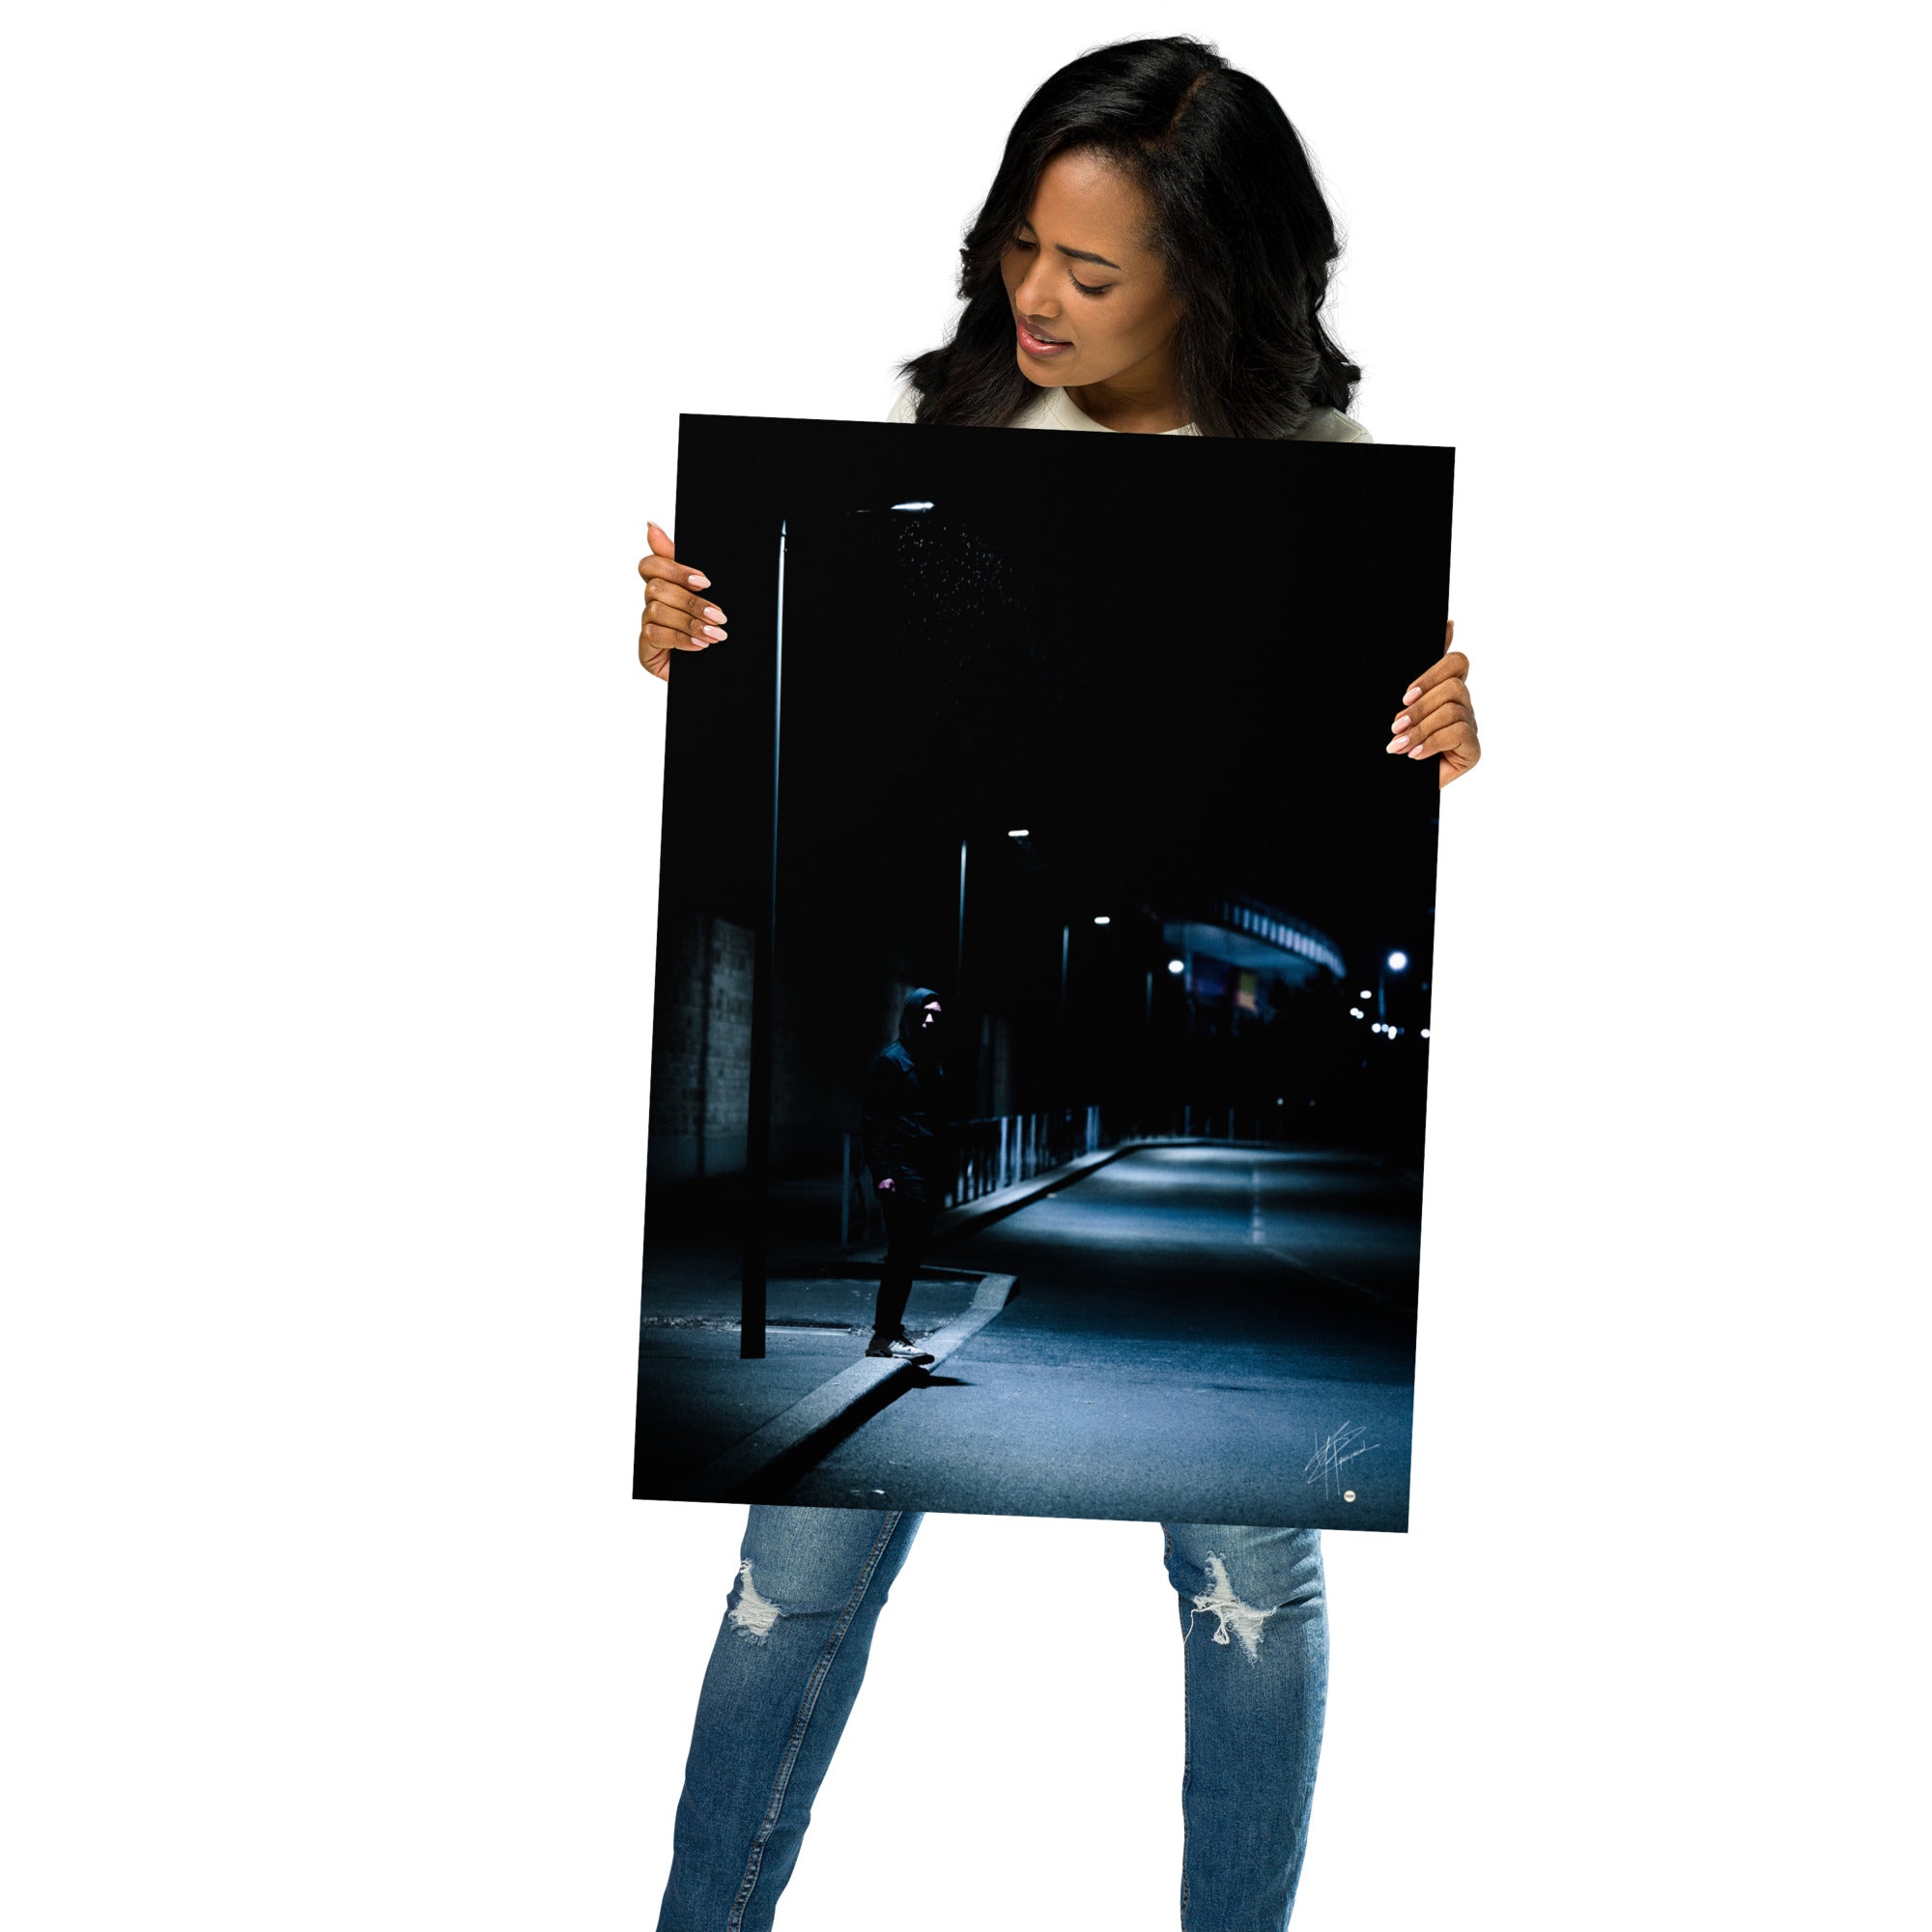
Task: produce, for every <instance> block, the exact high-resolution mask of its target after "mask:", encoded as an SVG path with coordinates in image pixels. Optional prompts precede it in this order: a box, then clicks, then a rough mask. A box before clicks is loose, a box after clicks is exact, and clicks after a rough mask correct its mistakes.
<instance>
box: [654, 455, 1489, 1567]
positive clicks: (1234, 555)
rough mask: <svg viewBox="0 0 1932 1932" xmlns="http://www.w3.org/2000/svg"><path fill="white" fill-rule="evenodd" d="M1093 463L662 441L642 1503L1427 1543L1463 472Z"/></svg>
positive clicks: (1362, 463) (1283, 464) (1115, 458)
mask: <svg viewBox="0 0 1932 1932" xmlns="http://www.w3.org/2000/svg"><path fill="white" fill-rule="evenodd" d="M1098 442H1099V439H1097V438H1095V439H1082V438H1065V437H1059V438H1055V439H1053V440H1052V442H1051V443H1048V444H1044V445H1041V444H1036V443H1033V442H1031V441H1030V440H1028V439H1026V438H1025V437H1023V436H1021V435H1018V434H1016V433H1007V432H999V431H979V430H942V431H919V430H908V429H906V428H905V427H903V426H898V425H886V424H848V423H812V422H791V421H775V420H767V419H758V418H729V417H686V418H685V419H684V425H683V436H682V440H681V445H680V467H679V500H678V514H679V525H680V532H681V535H682V536H683V537H685V538H686V539H687V540H688V541H689V543H690V547H691V551H692V554H702V555H704V556H705V558H706V560H707V567H708V568H711V567H715V569H716V572H717V576H718V580H719V581H720V582H728V583H730V584H731V585H732V602H733V609H734V613H735V615H736V618H737V621H736V622H734V625H733V629H732V637H731V641H730V642H729V644H728V645H725V646H721V647H720V648H718V649H716V650H713V651H710V652H707V653H704V654H703V655H702V656H696V655H694V656H692V657H690V658H689V659H687V660H685V661H683V662H680V664H679V666H678V678H677V681H676V684H675V686H674V688H673V691H672V694H671V697H670V702H669V710H668V730H667V746H666V786H667V794H666V810H665V828H666V829H665V838H664V848H663V862H662V873H661V886H660V901H659V928H658V948H657V957H656V961H655V994H654V1015H655V1029H654V1036H653V1055H652V1079H651V1092H650V1097H649V1105H650V1139H649V1168H648V1173H647V1175H646V1177H645V1210H644V1253H643V1270H642V1303H641V1322H640V1330H639V1334H640V1343H639V1409H638V1440H637V1461H636V1468H635V1482H634V1488H635V1492H636V1493H637V1494H639V1495H643V1496H663V1497H678V1498H688V1499H705V1500H754V1501H766V1502H787V1503H807V1504H820V1505H827V1506H835V1507H838V1506H843V1507H863V1508H871V1509H877V1508H904V1509H926V1510H932V1509H937V1510H953V1511H976V1512H992V1513H1021V1514H1030V1515H1048V1516H1055V1515H1059V1516H1079V1517H1116V1518H1133V1519H1145V1520H1192V1521H1238V1522H1255V1523H1263V1522H1278V1523H1286V1524H1294V1525H1311V1526H1323V1527H1326V1526H1334V1527H1350V1528H1360V1529H1379V1530H1396V1531H1399V1530H1402V1529H1404V1528H1406V1524H1407V1517H1408V1486H1409V1458H1410V1417H1411V1411H1412V1406H1413V1393H1414V1379H1415V1369H1416V1362H1415V1337H1416V1315H1417V1300H1418V1279H1417V1261H1418V1252H1419V1235H1420V1227H1421V1215H1422V1200H1423V1166H1424V1158H1423V1157H1424V1127H1425V1107H1426V1095H1427V1081H1428V1065H1429V1037H1430V980H1431V972H1432V961H1433V952H1434V920H1435V853H1436V797H1437V781H1436V775H1435V766H1434V763H1433V761H1423V762H1412V761H1410V760H1409V759H1407V758H1406V757H1404V756H1401V755H1399V754H1397V755H1390V754H1388V753H1385V751H1384V746H1385V745H1386V743H1387V741H1388V739H1389V736H1390V721H1391V719H1392V718H1393V717H1394V716H1395V714H1396V712H1397V711H1398V710H1399V709H1400V708H1401V704H1402V700H1403V694H1404V691H1405V688H1406V684H1407V682H1408V681H1409V680H1410V679H1411V678H1412V677H1413V676H1414V674H1415V673H1416V672H1417V671H1419V670H1420V669H1422V668H1424V667H1425V666H1427V665H1428V664H1430V663H1432V662H1433V661H1434V660H1435V658H1436V657H1437V656H1439V655H1440V651H1441V643H1442V629H1443V620H1444V612H1445V609H1446V601H1447V587H1448V583H1447V579H1448V546H1449V521H1450V487H1451V474H1452V461H1453V459H1452V454H1451V452H1449V451H1446V450H1439V449H1419V448H1403V447H1400V446H1379V445H1378V446H1370V447H1367V448H1358V447H1353V446H1347V445H1321V444H1294V443H1257V442H1243V441H1236V440H1203V439H1190V438H1178V437H1177V438H1134V439H1111V440H1109V441H1108V443H1107V445H1106V446H1105V447H1104V449H1101V448H1095V447H1094V446H1093V445H1094V444H1096V443H1098ZM1069 443H1070V444H1072V445H1073V446H1072V447H1071V448H1068V447H1067V445H1068V444H1069ZM1036 452H1037V454H1036ZM1103 457H1104V458H1105V459H1107V460H1104V461H1103V460H1101V459H1102V458H1103ZM1289 532H1293V537H1292V538H1291V537H1290V536H1289V534H1288V533H1289ZM713 559H716V563H715V566H714V564H713ZM727 571H728V575H727Z"/></svg>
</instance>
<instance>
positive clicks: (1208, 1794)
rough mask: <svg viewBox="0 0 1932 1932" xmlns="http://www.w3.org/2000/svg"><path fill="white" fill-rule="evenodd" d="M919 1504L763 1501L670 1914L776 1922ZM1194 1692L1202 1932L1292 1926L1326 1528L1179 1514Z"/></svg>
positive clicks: (726, 1633) (1173, 1555) (716, 1650)
mask: <svg viewBox="0 0 1932 1932" xmlns="http://www.w3.org/2000/svg"><path fill="white" fill-rule="evenodd" d="M920 1520H921V1519H920V1517H919V1516H918V1515H917V1514H915V1513H912V1512H910V1511H898V1510H891V1511H885V1512H880V1511H873V1510H844V1509H802V1508H789V1507H786V1508H781V1507H778V1506H776V1505H768V1504H758V1505H755V1506H754V1507H753V1510H752V1513H751V1520H750V1522H749V1523H748V1524H747V1526H746V1530H745V1541H744V1545H743V1547H742V1548H741V1550H740V1553H739V1564H738V1574H737V1577H736V1578H735V1580H734V1581H733V1583H732V1586H731V1589H730V1592H729V1594H728V1596H727V1598H726V1605H725V1618H724V1621H723V1623H722V1624H721V1625H720V1626H719V1631H718V1640H717V1642H716V1644H715V1645H714V1646H713V1648H712V1652H711V1662H710V1666H709V1668H708V1669H707V1670H706V1671H705V1674H704V1688H703V1690H702V1691H701V1692H700V1694H699V1696H698V1702H697V1721H696V1725H695V1727H694V1729H693V1732H692V1739H691V1755H690V1758H689V1759H688V1761H687V1763H686V1765H685V1775H684V1793H683V1796H682V1797H681V1798H680V1799H679V1801H678V1807H677V1823H676V1829H675V1832H674V1834H673V1841H672V1842H673V1849H672V1857H671V1872H670V1882H669V1884H668V1886H667V1887H666V1888H665V1897H664V1907H663V1910H662V1912H661V1913H660V1914H659V1918H658V1932H766V1928H768V1927H769V1926H770V1925H771V1924H772V1919H773V1914H774V1913H775V1912H776V1911H777V1909H778V1902H779V1896H780V1894H781V1892H782V1891H783V1890H784V1887H785V1881H786V1880H787V1879H789V1878H790V1876H791V1872H792V1867H793V1865H794V1864H795V1863H796V1862H797V1860H798V1853H799V1847H800V1845H801V1843H802V1842H803V1840H804V1837H805V1828H806V1826H807V1824H808V1823H809V1822H810V1817H811V1802H812V1799H813V1797H814V1796H815V1795H816V1794H817V1791H818V1786H819V1781H820V1780H821V1779H822V1778H823V1777H824V1776H825V1773H826V1770H827V1768H828V1767H829V1766H830V1765H831V1762H832V1754H833V1752H834V1751H835V1750H836V1749H837V1748H838V1739H839V1735H840V1733H841V1732H842V1731H843V1730H844V1728H845V1719H847V1718H848V1717H849V1716H850V1715H851V1711H852V1706H853V1703H854V1701H855V1700H856V1699H857V1697H858V1695H859V1685H860V1681H861V1680H862V1679H863V1678H864V1676H865V1674H866V1657H867V1652H868V1651H869V1650H870V1648H871V1642H872V1631H873V1628H874V1626H875V1625H876V1624H877V1622H878V1617H879V1612H880V1610H881V1609H882V1608H883V1607H884V1606H885V1602H886V1598H887V1595H888V1594H889V1593H890V1591H891V1589H892V1585H893V1579H894V1577H896V1576H897V1575H898V1572H899V1567H900V1565H901V1564H903V1563H904V1561H905V1558H906V1551H907V1550H908V1549H909V1548H911V1545H912V1540H913V1537H914V1536H915V1535H916V1534H917V1533H918V1530H919V1525H920ZM1162 1527H1163V1528H1164V1530H1165V1531H1166V1537H1167V1546H1166V1554H1167V1574H1168V1579H1169V1581H1170V1582H1171V1583H1172V1584H1173V1585H1174V1588H1175V1590H1176V1592H1177V1593H1178V1595H1179V1611H1180V1627H1181V1639H1182V1641H1181V1652H1182V1662H1183V1666H1184V1673H1185V1685H1186V1698H1187V1705H1186V1710H1187V1729H1186V1738H1187V1745H1186V1760H1185V1764H1184V1766H1183V1768H1182V1772H1181V1779H1180V1804H1181V1813H1182V1819H1183V1822H1184V1825H1185V1829H1186V1839H1185V1845H1184V1848H1183V1851H1182V1854H1181V1869H1180V1923H1181V1926H1182V1927H1183V1928H1184V1932H1282V1927H1284V1926H1285V1925H1286V1924H1287V1923H1288V1917H1289V1913H1290V1911H1291V1910H1292V1909H1293V1904H1294V1888H1295V1884H1296V1882H1297V1880H1298V1879H1299V1878H1300V1875H1301V1858H1302V1851H1303V1847H1304V1846H1305V1844H1306V1842H1307V1835H1308V1814H1309V1807H1310V1805H1311V1804H1312V1803H1313V1801H1314V1796H1315V1767H1316V1762H1317V1760H1318V1758H1319V1757H1320V1755H1321V1719H1322V1713H1323V1708H1324V1706H1325V1703H1326V1698H1327V1687H1328V1618H1327V1605H1326V1599H1325V1597H1324V1595H1323V1591H1322V1581H1321V1536H1320V1533H1319V1532H1318V1531H1316V1530H1312V1529H1268V1528H1242V1527H1236V1526H1229V1525H1225V1524H1213V1523H1202V1522H1170V1523H1166V1524H1163V1525H1162Z"/></svg>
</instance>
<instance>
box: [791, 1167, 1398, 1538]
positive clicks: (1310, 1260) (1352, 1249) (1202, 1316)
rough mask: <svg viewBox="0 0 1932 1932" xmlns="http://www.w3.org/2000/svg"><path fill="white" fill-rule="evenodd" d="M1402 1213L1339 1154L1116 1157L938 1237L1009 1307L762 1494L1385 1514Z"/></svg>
mask: <svg viewBox="0 0 1932 1932" xmlns="http://www.w3.org/2000/svg"><path fill="white" fill-rule="evenodd" d="M1420 1224H1421V1196H1420V1194H1419V1192H1418V1191H1417V1190H1416V1189H1415V1187H1414V1186H1413V1185H1411V1184H1409V1183H1407V1182H1405V1181H1403V1180H1402V1179H1399V1178H1395V1177H1391V1176H1389V1175H1388V1174H1386V1173H1384V1172H1383V1171H1382V1170H1381V1169H1380V1168H1379V1167H1378V1166H1377V1165H1376V1164H1375V1163H1374V1162H1373V1161H1370V1160H1368V1159H1366V1158H1364V1157H1361V1156H1357V1155H1350V1154H1347V1153H1340V1152H1295V1151H1277V1150H1271V1149H1270V1150H1263V1149H1257V1150H1248V1149H1243V1148H1239V1147H1217V1146H1200V1145H1196V1146H1188V1147H1162V1148H1145V1149H1137V1150H1135V1151H1132V1152H1129V1153H1127V1154H1124V1155H1122V1157H1121V1158H1120V1159H1118V1160H1115V1161H1111V1162H1109V1163H1107V1164H1106V1165H1104V1166H1102V1167H1098V1168H1096V1169H1094V1171H1093V1172H1092V1173H1091V1174H1089V1175H1087V1176H1086V1177H1084V1178H1083V1179H1080V1180H1078V1181H1076V1182H1075V1183H1073V1184H1072V1185H1071V1186H1068V1187H1065V1188H1064V1189H1062V1190H1061V1191H1059V1192H1058V1193H1054V1194H1049V1195H1046V1196H1044V1197H1043V1198H1041V1199H1040V1200H1038V1201H1036V1202H1034V1203H1033V1204H1031V1205H1030V1206H1028V1207H1025V1208H1020V1209H1019V1210H1018V1211H1016V1212H1015V1213H1013V1214H1010V1215H1009V1216H1007V1217H1006V1218H1005V1219H1004V1220H1002V1221H999V1222H996V1223H994V1224H993V1225H992V1226H991V1227H989V1228H986V1229H983V1230H981V1231H980V1233H978V1234H976V1235H973V1236H969V1237H968V1238H966V1239H964V1240H961V1241H959V1242H957V1243H955V1244H952V1245H950V1246H947V1247H945V1248H943V1249H941V1250H938V1251H936V1252H935V1254H934V1256H933V1259H934V1260H935V1261H938V1262H941V1263H944V1264H946V1265H948V1266H953V1267H980V1268H987V1269H998V1270H1002V1271H1004V1272H1008V1273H1011V1274H1013V1275H1016V1276H1017V1277H1018V1280H1019V1287H1018V1292H1017V1294H1016V1297H1015V1299H1014V1300H1013V1302H1012V1303H1011V1305H1010V1306H1009V1307H1008V1309H1007V1310H1006V1311H1005V1313H1003V1314H1002V1315H1001V1316H1000V1317H999V1318H998V1319H997V1320H996V1321H993V1322H991V1323H990V1324H989V1325H988V1326H987V1327H986V1328H984V1329H983V1330H981V1331H980V1334H979V1335H978V1336H976V1337H975V1338H974V1339H973V1340H972V1341H971V1342H969V1343H968V1344H967V1345H966V1347H964V1348H963V1349H961V1350H959V1351H958V1352H957V1353H956V1354H954V1355H953V1356H952V1357H951V1358H950V1359H949V1360H948V1361H946V1362H945V1363H943V1364H942V1365H941V1366H940V1369H939V1372H938V1373H937V1374H936V1375H935V1376H933V1377H932V1378H929V1379H928V1380H927V1381H926V1382H925V1383H924V1384H923V1385H920V1386H916V1387H914V1388H912V1389H910V1390H909V1391H907V1393H905V1394H904V1395H901V1396H900V1397H899V1398H898V1399H897V1400H896V1401H895V1402H894V1403H893V1404H892V1406H890V1407H888V1408H886V1409H885V1410H883V1411H882V1412H881V1413H879V1414H878V1415H876V1416H874V1417H873V1418H872V1419H871V1420H869V1421H868V1422H867V1423H865V1424H864V1425H863V1426H862V1427H860V1428H859V1429H858V1430H857V1432H856V1433H855V1434H853V1435H850V1436H849V1437H847V1439H846V1440H845V1441H844V1442H842V1443H840V1444H839V1445H838V1447H836V1448H835V1449H833V1450H832V1451H831V1452H830V1453H829V1454H828V1455H827V1456H826V1457H824V1458H823V1460H822V1461H821V1462H820V1463H818V1464H817V1466H816V1467H815V1468H813V1469H811V1470H810V1472H809V1473H807V1474H805V1475H804V1476H802V1477H799V1478H797V1479H795V1480H794V1481H793V1482H792V1484H791V1485H790V1486H789V1487H788V1488H787V1489H786V1490H785V1491H784V1492H782V1493H776V1492H774V1493H772V1494H770V1495H769V1496H768V1497H767V1498H766V1499H767V1500H771V1501H788V1502H798V1503H822V1504H842V1505H846V1506H852V1505H869V1506H871V1507H874V1508H880V1509H886V1508H905V1509H928V1510H957V1511H978V1512H987V1513H992V1514H1020V1515H1050V1516H1077V1517H1127V1518H1140V1519H1149V1520H1162V1519H1165V1520H1171V1521H1192V1522H1280V1523H1294V1524H1314V1525H1317V1526H1321V1527H1350V1528H1359V1529H1401V1528H1403V1527H1405V1526H1406V1522H1407V1516H1408V1459H1409V1430H1410V1410H1411V1406H1412V1401H1411V1398H1412V1393H1413V1379H1414V1363H1415V1271H1416V1256H1417V1247H1418V1236H1419V1233H1420Z"/></svg>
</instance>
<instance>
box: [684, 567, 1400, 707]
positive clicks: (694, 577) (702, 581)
mask: <svg viewBox="0 0 1932 1932" xmlns="http://www.w3.org/2000/svg"><path fill="white" fill-rule="evenodd" d="M684 581H685V582H687V583H688V584H690V585H691V587H692V588H693V589H694V590H709V589H710V588H711V580H710V578H708V577H706V576H705V575H704V573H703V572H702V571H700V570H693V571H687V572H686V574H685V579H684ZM1403 702H1404V703H1405V704H1406V703H1407V702H1408V699H1407V698H1406V697H1405V698H1404V699H1403Z"/></svg>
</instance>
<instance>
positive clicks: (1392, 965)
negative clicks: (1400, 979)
mask: <svg viewBox="0 0 1932 1932" xmlns="http://www.w3.org/2000/svg"><path fill="white" fill-rule="evenodd" d="M1407 964H1408V954H1407V953H1406V952H1391V953H1390V954H1389V971H1390V972H1391V973H1400V972H1401V971H1402V969H1403V968H1404V967H1405V966H1406V965H1407Z"/></svg>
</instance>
